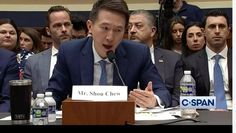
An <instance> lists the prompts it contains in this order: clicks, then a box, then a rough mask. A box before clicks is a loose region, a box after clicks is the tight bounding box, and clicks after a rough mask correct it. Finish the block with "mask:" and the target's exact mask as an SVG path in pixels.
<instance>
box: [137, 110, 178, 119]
mask: <svg viewBox="0 0 236 133" xmlns="http://www.w3.org/2000/svg"><path fill="white" fill-rule="evenodd" d="M175 116H180V110H179V109H178V108H176V107H174V108H165V109H163V108H160V107H155V108H152V109H149V108H136V109H135V120H136V121H138V120H172V119H177V118H176V117H175Z"/></svg>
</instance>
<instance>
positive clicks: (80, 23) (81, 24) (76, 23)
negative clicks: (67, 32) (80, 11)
mask: <svg viewBox="0 0 236 133" xmlns="http://www.w3.org/2000/svg"><path fill="white" fill-rule="evenodd" d="M71 23H72V24H73V29H74V30H77V31H79V30H84V31H85V33H88V28H87V25H86V21H85V20H84V19H83V18H82V17H79V16H72V19H71Z"/></svg>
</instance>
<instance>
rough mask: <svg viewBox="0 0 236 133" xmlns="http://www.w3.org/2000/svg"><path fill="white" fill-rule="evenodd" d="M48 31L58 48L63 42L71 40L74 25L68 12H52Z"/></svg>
mask: <svg viewBox="0 0 236 133" xmlns="http://www.w3.org/2000/svg"><path fill="white" fill-rule="evenodd" d="M47 31H48V34H49V35H51V37H52V39H53V40H54V41H55V44H56V45H58V46H59V45H60V44H61V43H62V42H64V41H66V40H70V39H71V37H72V35H71V32H72V24H71V20H70V16H69V14H68V13H67V12H66V11H58V12H52V13H51V14H50V17H49V27H47Z"/></svg>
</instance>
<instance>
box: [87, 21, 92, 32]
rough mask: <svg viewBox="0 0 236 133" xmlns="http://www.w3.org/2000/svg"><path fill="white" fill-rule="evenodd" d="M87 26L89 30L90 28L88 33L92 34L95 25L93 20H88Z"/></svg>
mask: <svg viewBox="0 0 236 133" xmlns="http://www.w3.org/2000/svg"><path fill="white" fill-rule="evenodd" d="M86 24H87V28H88V33H92V25H93V22H92V21H91V20H88V21H87V22H86Z"/></svg>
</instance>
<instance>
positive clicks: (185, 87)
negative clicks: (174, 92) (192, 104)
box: [180, 70, 197, 118]
mask: <svg viewBox="0 0 236 133" xmlns="http://www.w3.org/2000/svg"><path fill="white" fill-rule="evenodd" d="M195 95H196V82H195V80H194V79H193V77H192V76H191V71H188V70H185V71H184V76H183V77H182V78H181V80H180V96H195ZM196 115H197V113H196V109H191V108H186V109H181V117H182V118H195V117H196Z"/></svg>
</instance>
